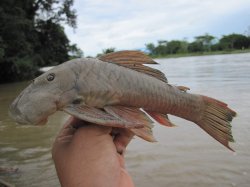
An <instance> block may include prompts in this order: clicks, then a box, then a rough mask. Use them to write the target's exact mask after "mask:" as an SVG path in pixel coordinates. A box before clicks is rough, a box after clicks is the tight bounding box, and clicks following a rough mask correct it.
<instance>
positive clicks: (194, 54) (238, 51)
mask: <svg viewBox="0 0 250 187" xmlns="http://www.w3.org/2000/svg"><path fill="white" fill-rule="evenodd" d="M241 53H250V49H243V50H232V51H210V52H197V53H178V54H166V55H150V57H152V58H179V57H189V56H208V55H224V54H241Z"/></svg>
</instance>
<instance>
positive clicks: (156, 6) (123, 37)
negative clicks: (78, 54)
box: [65, 0, 250, 56]
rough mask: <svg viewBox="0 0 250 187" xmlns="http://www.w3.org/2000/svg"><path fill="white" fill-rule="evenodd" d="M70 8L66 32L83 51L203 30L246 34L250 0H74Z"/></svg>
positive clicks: (138, 45) (92, 52)
mask: <svg viewBox="0 0 250 187" xmlns="http://www.w3.org/2000/svg"><path fill="white" fill-rule="evenodd" d="M74 7H75V9H76V11H77V15H78V17H77V29H76V30H75V31H74V30H73V29H72V28H69V27H65V28H66V29H65V31H66V33H67V35H68V37H69V39H70V41H71V42H72V43H76V44H77V45H78V47H80V48H81V49H82V50H83V52H84V55H85V56H88V55H92V56H95V55H96V54H97V53H100V52H102V49H105V48H109V47H115V48H116V49H117V50H123V49H141V48H144V47H145V44H146V43H150V42H152V43H157V41H158V40H173V39H179V40H182V39H184V38H186V39H188V40H189V41H192V40H193V37H194V36H198V35H203V34H205V33H209V34H211V35H214V36H217V37H221V36H222V35H225V34H231V33H239V34H244V33H245V31H246V30H247V28H248V27H250V0H75V4H74Z"/></svg>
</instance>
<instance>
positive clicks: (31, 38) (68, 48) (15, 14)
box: [0, 0, 82, 83]
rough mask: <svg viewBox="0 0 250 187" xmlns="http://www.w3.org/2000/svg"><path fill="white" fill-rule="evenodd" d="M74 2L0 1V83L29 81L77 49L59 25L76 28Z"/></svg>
mask: <svg viewBox="0 0 250 187" xmlns="http://www.w3.org/2000/svg"><path fill="white" fill-rule="evenodd" d="M73 3H74V0H61V1H58V0H49V1H48V0H1V1H0V83H3V82H10V81H16V80H24V79H30V78H32V77H34V76H36V75H37V73H38V68H39V67H42V66H50V65H57V64H59V63H61V62H64V61H66V60H68V59H70V58H71V57H75V56H81V55H82V52H81V50H80V49H79V48H78V47H77V46H76V45H75V44H70V41H69V39H68V38H67V36H66V34H65V32H64V28H63V27H62V24H67V25H69V26H71V27H72V28H73V29H75V28H76V11H75V10H74V9H72V5H73Z"/></svg>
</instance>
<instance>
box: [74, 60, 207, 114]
mask: <svg viewBox="0 0 250 187" xmlns="http://www.w3.org/2000/svg"><path fill="white" fill-rule="evenodd" d="M77 63H79V65H80V66H83V68H82V69H81V73H80V76H79V78H78V83H77V85H78V86H79V87H78V89H77V91H78V94H79V95H80V96H83V98H84V103H85V104H87V105H89V106H93V107H98V108H102V107H103V106H105V105H122V106H132V107H139V108H144V109H146V110H151V111H157V112H160V113H163V114H166V113H168V114H173V115H177V116H179V117H183V118H185V119H188V118H189V117H192V118H194V116H195V115H196V116H197V118H198V117H199V116H198V114H199V112H200V110H201V108H202V106H203V105H202V104H203V102H202V100H201V99H200V96H198V95H194V94H188V93H184V92H182V91H180V90H179V89H178V88H176V87H174V86H172V85H169V84H166V83H165V82H162V81H159V80H158V79H156V78H154V77H151V76H148V75H145V74H143V73H140V72H136V71H133V70H131V69H128V68H125V67H123V66H119V65H116V64H113V63H104V62H102V61H100V60H98V59H88V61H81V60H80V61H77ZM93 80H95V81H93ZM190 108H193V110H190Z"/></svg>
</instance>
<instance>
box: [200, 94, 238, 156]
mask: <svg viewBox="0 0 250 187" xmlns="http://www.w3.org/2000/svg"><path fill="white" fill-rule="evenodd" d="M201 98H202V99H203V101H204V104H205V108H204V112H203V116H202V118H201V119H200V120H199V121H198V122H196V123H197V124H198V125H199V126H200V127H201V128H202V129H203V130H204V131H206V132H207V133H208V134H209V135H211V136H212V137H213V138H214V139H216V140H217V141H218V142H220V143H221V144H223V145H224V146H225V147H227V148H228V149H230V150H232V151H234V150H233V149H232V148H231V147H230V146H229V142H234V138H233V135H232V129H231V124H230V122H231V121H232V119H233V118H234V117H235V116H236V112H235V111H233V110H231V109H230V108H228V107H227V104H226V103H223V102H221V101H218V100H216V99H213V98H210V97H207V96H201Z"/></svg>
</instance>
